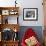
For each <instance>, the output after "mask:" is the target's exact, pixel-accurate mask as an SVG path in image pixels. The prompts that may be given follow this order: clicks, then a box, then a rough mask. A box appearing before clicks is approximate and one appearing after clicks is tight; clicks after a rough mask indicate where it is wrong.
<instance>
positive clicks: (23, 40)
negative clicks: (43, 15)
mask: <svg viewBox="0 0 46 46" xmlns="http://www.w3.org/2000/svg"><path fill="white" fill-rule="evenodd" d="M32 36H33V37H35V38H36V37H37V35H36V33H35V32H34V31H33V29H32V28H28V29H27V30H26V32H25V34H24V37H23V38H22V42H21V46H27V44H26V42H25V40H26V39H28V38H30V37H32ZM36 40H37V38H36ZM34 46H41V44H40V42H39V41H38V40H37V44H35V45H34Z"/></svg>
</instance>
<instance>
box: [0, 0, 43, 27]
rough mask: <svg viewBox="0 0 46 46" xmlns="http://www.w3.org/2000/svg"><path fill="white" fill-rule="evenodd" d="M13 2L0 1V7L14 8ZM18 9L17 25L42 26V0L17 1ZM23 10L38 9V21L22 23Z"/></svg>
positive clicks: (10, 0)
mask: <svg viewBox="0 0 46 46" xmlns="http://www.w3.org/2000/svg"><path fill="white" fill-rule="evenodd" d="M14 1H15V0H9V1H8V0H0V6H2V7H4V6H6V7H7V6H15V3H14ZM17 2H18V6H19V7H20V8H19V24H20V26H43V24H44V23H43V20H44V16H43V6H42V0H17ZM23 8H38V21H24V20H23Z"/></svg>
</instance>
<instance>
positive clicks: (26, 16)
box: [23, 8, 38, 21]
mask: <svg viewBox="0 0 46 46" xmlns="http://www.w3.org/2000/svg"><path fill="white" fill-rule="evenodd" d="M23 20H24V21H37V20H38V8H23Z"/></svg>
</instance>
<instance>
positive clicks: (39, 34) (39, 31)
mask: <svg viewBox="0 0 46 46" xmlns="http://www.w3.org/2000/svg"><path fill="white" fill-rule="evenodd" d="M28 28H32V29H33V30H34V31H35V32H36V33H37V37H38V39H39V41H40V42H41V43H42V42H43V36H42V35H43V34H42V32H43V30H42V26H21V27H20V31H19V39H20V42H21V40H22V38H23V35H24V33H25V31H26V30H27V29H28Z"/></svg>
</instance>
